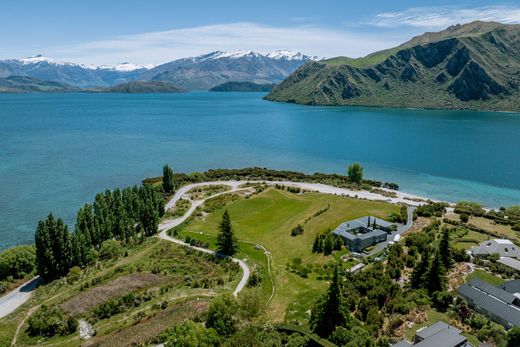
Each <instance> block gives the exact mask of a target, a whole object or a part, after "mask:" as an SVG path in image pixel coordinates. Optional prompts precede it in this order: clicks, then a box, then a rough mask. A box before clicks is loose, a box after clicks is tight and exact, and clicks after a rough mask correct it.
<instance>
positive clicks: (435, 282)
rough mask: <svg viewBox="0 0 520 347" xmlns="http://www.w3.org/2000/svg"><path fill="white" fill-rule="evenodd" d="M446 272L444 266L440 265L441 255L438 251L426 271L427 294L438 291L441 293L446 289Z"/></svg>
mask: <svg viewBox="0 0 520 347" xmlns="http://www.w3.org/2000/svg"><path fill="white" fill-rule="evenodd" d="M445 274H446V270H445V268H444V265H442V255H441V254H440V252H439V251H437V253H436V254H435V256H434V257H433V260H432V262H431V264H430V268H429V269H428V274H427V276H426V278H427V283H428V286H427V287H428V288H427V289H428V292H429V293H430V294H431V293H434V292H438V291H443V290H444V289H445V288H446V276H445Z"/></svg>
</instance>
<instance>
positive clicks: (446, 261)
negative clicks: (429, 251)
mask: <svg viewBox="0 0 520 347" xmlns="http://www.w3.org/2000/svg"><path fill="white" fill-rule="evenodd" d="M451 253H452V252H451V246H450V232H449V230H448V228H444V230H443V231H442V237H441V240H440V242H439V255H440V257H441V260H442V265H443V266H444V268H445V269H446V270H448V269H450V268H451V266H452V265H453V256H452V254H451Z"/></svg>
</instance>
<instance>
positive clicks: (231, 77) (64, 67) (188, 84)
mask: <svg viewBox="0 0 520 347" xmlns="http://www.w3.org/2000/svg"><path fill="white" fill-rule="evenodd" d="M317 59H318V58H317V57H311V56H308V55H305V54H302V53H300V52H293V51H289V50H279V51H274V52H269V53H266V54H261V53H258V52H254V51H215V52H211V53H208V54H203V55H200V56H197V57H189V58H182V59H177V60H174V61H171V62H169V63H166V64H162V65H159V66H154V65H137V64H132V63H129V62H124V63H121V64H118V65H116V66H106V65H100V66H99V65H83V64H77V63H71V62H65V61H59V60H55V59H53V58H49V57H45V56H42V55H37V56H34V57H29V58H24V59H10V60H1V61H0V78H2V77H8V76H25V77H31V78H37V79H40V80H43V81H52V82H58V83H61V84H64V85H69V86H74V87H79V88H91V87H107V86H113V85H116V84H121V83H126V82H130V81H147V80H153V81H164V82H169V83H171V84H174V85H176V86H178V87H181V88H184V89H210V88H212V87H214V86H216V85H219V84H222V83H225V82H231V81H235V82H254V83H259V84H272V83H278V82H280V81H282V80H283V79H284V78H285V77H287V76H288V75H289V74H290V73H292V72H293V71H294V70H296V69H297V68H299V67H300V66H301V65H303V64H305V63H306V62H308V61H312V60H317Z"/></svg>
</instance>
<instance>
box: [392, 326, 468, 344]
mask: <svg viewBox="0 0 520 347" xmlns="http://www.w3.org/2000/svg"><path fill="white" fill-rule="evenodd" d="M461 333H462V331H460V330H459V329H457V328H455V327H454V326H452V325H449V324H446V323H444V322H437V323H435V324H433V325H430V326H429V327H424V328H421V329H419V330H417V331H416V332H415V336H414V340H413V343H410V342H408V341H405V340H402V341H400V342H398V343H396V344H394V345H392V347H409V346H413V347H439V346H443V347H466V346H471V345H470V344H469V343H468V339H467V338H466V337H465V336H463V335H461Z"/></svg>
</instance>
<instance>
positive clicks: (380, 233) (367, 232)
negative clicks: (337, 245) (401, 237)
mask: <svg viewBox="0 0 520 347" xmlns="http://www.w3.org/2000/svg"><path fill="white" fill-rule="evenodd" d="M392 227H393V224H392V223H388V222H387V221H384V220H382V219H377V218H375V217H370V216H366V217H362V218H358V219H354V220H351V221H348V222H344V223H342V224H340V225H339V226H338V227H337V228H336V230H334V231H333V234H334V235H338V236H340V237H341V238H342V239H343V240H344V241H345V244H346V245H347V246H348V248H349V249H350V250H351V251H352V252H358V253H359V252H362V251H363V249H365V248H367V247H370V246H374V245H376V244H378V243H380V242H383V241H386V239H387V235H388V233H389V232H391V231H392Z"/></svg>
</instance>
